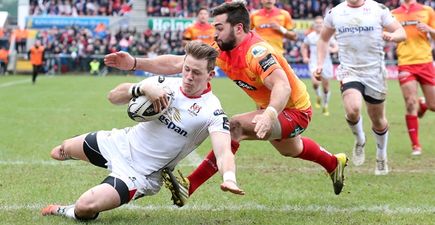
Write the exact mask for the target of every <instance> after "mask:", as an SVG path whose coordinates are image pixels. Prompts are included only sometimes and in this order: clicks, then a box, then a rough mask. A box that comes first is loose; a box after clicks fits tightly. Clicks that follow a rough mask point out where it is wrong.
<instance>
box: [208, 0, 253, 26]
mask: <svg viewBox="0 0 435 225" xmlns="http://www.w3.org/2000/svg"><path fill="white" fill-rule="evenodd" d="M222 14H227V16H228V18H227V22H228V23H230V24H231V26H235V25H236V24H238V23H241V24H242V25H243V31H244V32H245V33H248V32H249V28H250V23H251V22H250V20H249V11H248V9H247V8H246V6H245V4H244V3H243V2H242V1H234V2H225V3H223V4H221V5H219V6H216V7H215V8H213V9H212V11H211V16H212V17H215V16H218V15H222Z"/></svg>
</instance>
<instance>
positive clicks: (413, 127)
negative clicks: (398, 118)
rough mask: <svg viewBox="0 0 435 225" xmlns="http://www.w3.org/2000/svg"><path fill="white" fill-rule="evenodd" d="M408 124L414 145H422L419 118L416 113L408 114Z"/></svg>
mask: <svg viewBox="0 0 435 225" xmlns="http://www.w3.org/2000/svg"><path fill="white" fill-rule="evenodd" d="M405 119H406V126H407V127H408V134H409V138H410V139H411V144H412V147H420V142H419V141H418V118H417V116H414V115H406V116H405Z"/></svg>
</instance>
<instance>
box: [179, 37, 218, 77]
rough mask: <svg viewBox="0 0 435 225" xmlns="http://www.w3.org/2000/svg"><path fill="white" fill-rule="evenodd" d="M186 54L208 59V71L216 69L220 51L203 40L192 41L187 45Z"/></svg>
mask: <svg viewBox="0 0 435 225" xmlns="http://www.w3.org/2000/svg"><path fill="white" fill-rule="evenodd" d="M185 51H186V55H190V56H192V57H193V58H195V59H200V60H201V59H205V60H207V72H210V71H212V70H213V69H214V67H215V65H216V58H217V56H218V52H217V51H216V49H214V48H213V47H211V46H210V45H208V44H205V43H203V42H201V41H190V42H189V43H187V45H186V47H185Z"/></svg>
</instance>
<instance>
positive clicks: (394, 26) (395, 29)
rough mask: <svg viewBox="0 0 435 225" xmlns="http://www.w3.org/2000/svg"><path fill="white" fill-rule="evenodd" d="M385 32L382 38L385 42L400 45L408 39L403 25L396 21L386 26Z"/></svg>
mask: <svg viewBox="0 0 435 225" xmlns="http://www.w3.org/2000/svg"><path fill="white" fill-rule="evenodd" d="M384 28H385V30H386V31H384V32H383V34H382V38H383V39H384V40H385V41H393V42H396V43H399V42H401V41H404V40H405V39H406V32H405V29H403V27H402V25H400V23H399V22H398V21H394V22H392V23H390V24H388V25H386V26H385V27H384Z"/></svg>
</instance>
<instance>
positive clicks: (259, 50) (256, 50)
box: [251, 45, 267, 58]
mask: <svg viewBox="0 0 435 225" xmlns="http://www.w3.org/2000/svg"><path fill="white" fill-rule="evenodd" d="M266 52H267V49H266V48H265V47H264V46H261V45H257V46H255V47H253V48H252V50H251V53H252V55H253V56H254V58H258V57H261V56H263V55H264V53H266Z"/></svg>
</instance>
